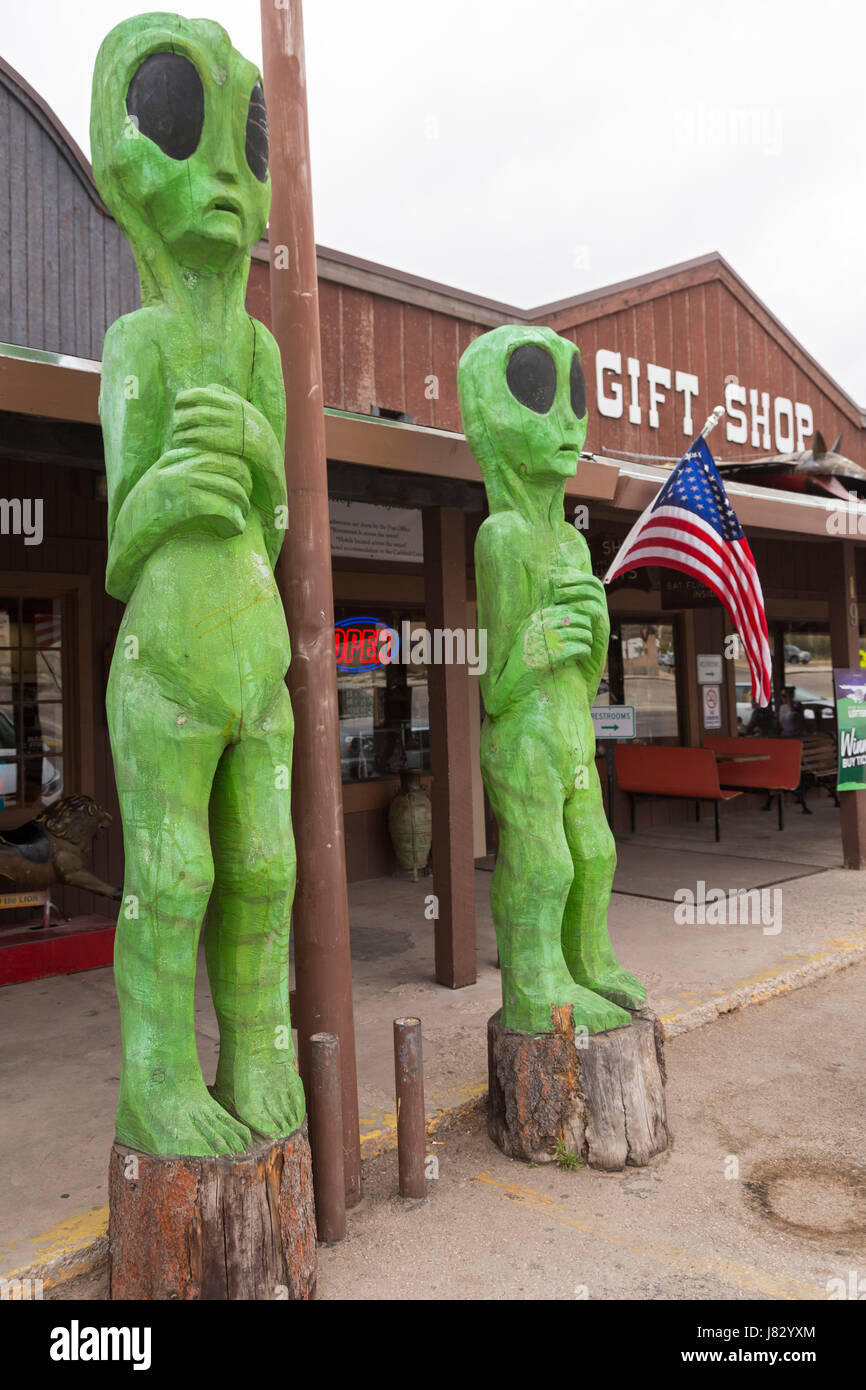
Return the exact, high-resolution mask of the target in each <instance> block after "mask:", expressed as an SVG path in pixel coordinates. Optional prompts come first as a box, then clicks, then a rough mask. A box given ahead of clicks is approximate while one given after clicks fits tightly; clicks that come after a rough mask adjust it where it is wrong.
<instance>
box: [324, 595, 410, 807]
mask: <svg viewBox="0 0 866 1390" xmlns="http://www.w3.org/2000/svg"><path fill="white" fill-rule="evenodd" d="M361 611H362V612H363V615H364V616H369V617H371V618H376V619H377V620H379V621H380V622H383V623H387V625H388V626H389V627H392V628H394V629H395V630H396V632H397V634H398V636H399V637H400V658H401V659H400V661H399V662H397V663H393V664H392V663H389V664H388V665H387V666H378V667H376V668H375V669H373V670H369V671H358V672H352V673H349V672H345V671H340V670H338V671H337V692H338V701H339V716H340V768H341V772H342V778H343V781H344V782H367V781H376V780H382V779H384V778H392V777H395V776H396V775H397V774H398V773H399V772H400V771H401V770H402V769H403V768H415V769H417V770H419V771H426V770H428V769H429V767H430V721H429V710H428V694H427V667H426V665H425V664H424V663H423V662H414V661H411V660H407V661H404V660H403V657H404V655H405V656H406V657H407V658H408V657H410V656H411V634H412V633H413V632H414V631H416V630H417V629H418V628H423V626H424V619H423V615H422V614H421V612H420V611H419V610H418V609H400V608H375V607H374V608H370V607H369V606H367V605H365V606H364V607H363V609H362V610H361ZM355 616H360V613H359V611H358V610H357V609H351V608H348V607H346V606H345V605H343V606H339V607H338V608H337V609H336V611H335V618H336V621H337V622H340V621H343V620H344V619H347V618H348V619H351V618H352V617H355ZM404 624H405V625H407V626H404ZM406 634H409V637H410V640H409V642H408V643H406V642H405V641H404V637H405V636H406Z"/></svg>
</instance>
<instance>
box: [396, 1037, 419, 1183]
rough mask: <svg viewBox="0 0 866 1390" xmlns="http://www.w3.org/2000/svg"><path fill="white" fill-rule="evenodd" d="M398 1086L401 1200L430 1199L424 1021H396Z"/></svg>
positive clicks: (398, 1162) (398, 1146)
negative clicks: (422, 1038)
mask: <svg viewBox="0 0 866 1390" xmlns="http://www.w3.org/2000/svg"><path fill="white" fill-rule="evenodd" d="M394 1082H395V1086H396V1091H397V1166H398V1169H399V1174H400V1196H401V1197H426V1196H427V1178H426V1176H425V1172H424V1169H425V1166H426V1164H425V1160H426V1150H427V1126H426V1124H425V1120H424V1065H423V1062H422V1060H421V1020H420V1018H395V1019H394Z"/></svg>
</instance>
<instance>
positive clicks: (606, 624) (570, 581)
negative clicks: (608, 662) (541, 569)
mask: <svg viewBox="0 0 866 1390" xmlns="http://www.w3.org/2000/svg"><path fill="white" fill-rule="evenodd" d="M551 577H552V581H553V601H554V603H555V604H556V605H557V606H558V605H560V604H561V605H563V606H564V607H565V608H567V609H568V610H569V611H571V610H575V609H576V610H577V611H578V612H580V613H583V614H585V616H586V617H587V618H588V619H589V623H590V628H591V631H592V640H593V645H594V646H595V645H596V644H598V643H600V642H601V641H602V639H603V640H604V644H605V646H607V641H608V638H609V636H610V617H609V614H608V609H607V594H606V593H605V588H604V585H603V584H602V582H601V580H600V579H596V577H595V575H594V574H586V573H584V572H582V571H581V570H577V569H574V568H572V567H566V566H557V567H556V568H555V569H554V570H553V572H552V576H551Z"/></svg>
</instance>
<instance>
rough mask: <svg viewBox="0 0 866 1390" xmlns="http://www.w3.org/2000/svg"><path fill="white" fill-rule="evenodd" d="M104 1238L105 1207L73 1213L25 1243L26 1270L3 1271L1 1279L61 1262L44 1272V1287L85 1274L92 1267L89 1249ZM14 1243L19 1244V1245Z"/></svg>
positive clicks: (15, 1277)
mask: <svg viewBox="0 0 866 1390" xmlns="http://www.w3.org/2000/svg"><path fill="white" fill-rule="evenodd" d="M107 1235H108V1207H91V1208H90V1210H89V1211H82V1212H77V1213H76V1214H75V1215H74V1216H68V1217H66V1218H65V1219H64V1220H63V1221H58V1222H57V1224H56V1225H54V1226H49V1227H48V1229H47V1230H45V1231H41V1232H40V1234H39V1235H38V1236H33V1238H32V1239H31V1240H29V1241H28V1242H27V1244H28V1245H30V1246H32V1247H33V1251H32V1256H31V1258H30V1260H29V1261H28V1264H27V1267H26V1268H22V1269H13V1270H10V1271H9V1273H8V1274H7V1273H5V1272H4V1273H3V1278H4V1279H20V1278H24V1277H25V1276H26V1275H27V1273H28V1272H30V1271H32V1270H34V1269H36V1270H39V1269H42V1268H44V1267H45V1266H46V1265H49V1264H51V1265H54V1266H57V1264H58V1262H62V1266H61V1267H59V1268H57V1269H56V1272H54V1271H52V1272H51V1273H49V1272H47V1271H46V1273H45V1275H44V1283H45V1287H46V1288H50V1287H51V1286H52V1285H53V1284H59V1283H63V1282H65V1280H67V1279H71V1278H73V1277H74V1275H76V1274H82V1273H85V1272H86V1271H87V1270H88V1269H90V1268H91V1267H92V1265H93V1259H92V1257H91V1249H90V1248H91V1247H92V1245H93V1243H94V1242H95V1241H97V1240H99V1239H100V1238H101V1237H104V1236H107ZM10 1243H11V1242H10ZM18 1244H19V1245H20V1244H21V1242H18ZM77 1255H80V1256H81V1257H82V1258H81V1260H80V1261H79V1262H78V1263H77V1264H72V1263H69V1262H71V1261H74V1259H75V1257H76V1256H77ZM0 1265H2V1257H0Z"/></svg>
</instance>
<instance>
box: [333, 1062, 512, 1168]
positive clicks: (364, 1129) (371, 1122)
mask: <svg viewBox="0 0 866 1390" xmlns="http://www.w3.org/2000/svg"><path fill="white" fill-rule="evenodd" d="M454 1090H455V1092H456V1094H457V1095H458V1096H459V1097H460V1099H458V1100H457V1102H456V1103H451V1104H445V1105H443V1106H440V1108H439V1109H438V1110H436V1112H435V1113H434V1114H433V1115H431V1116H430V1117H429V1118H428V1120H427V1133H428V1134H430V1135H433V1134H435V1133H436V1131H437V1130H438V1129H440V1128H441V1126H442V1125H443V1124H445V1122H446V1121H450V1120H453V1119H454V1118H455V1117H456V1116H458V1115H460V1114H462V1113H463V1112H464V1111H465V1112H467V1113H468V1112H469V1111H470V1110H474V1109H475V1107H476V1105H477V1104H478V1102H479V1101H480V1100H481V1099H483V1097H484V1096H486V1095H487V1077H486V1076H484V1077H477V1078H475V1079H474V1080H472V1081H464V1082H461V1083H460V1085H458V1086H456V1087H455V1088H454ZM360 1126H361V1157H362V1158H375V1157H376V1156H377V1154H382V1153H388V1152H389V1150H391V1149H394V1148H396V1147H397V1115H396V1112H391V1111H388V1110H382V1111H374V1113H373V1114H372V1115H362V1116H361V1120H360Z"/></svg>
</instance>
